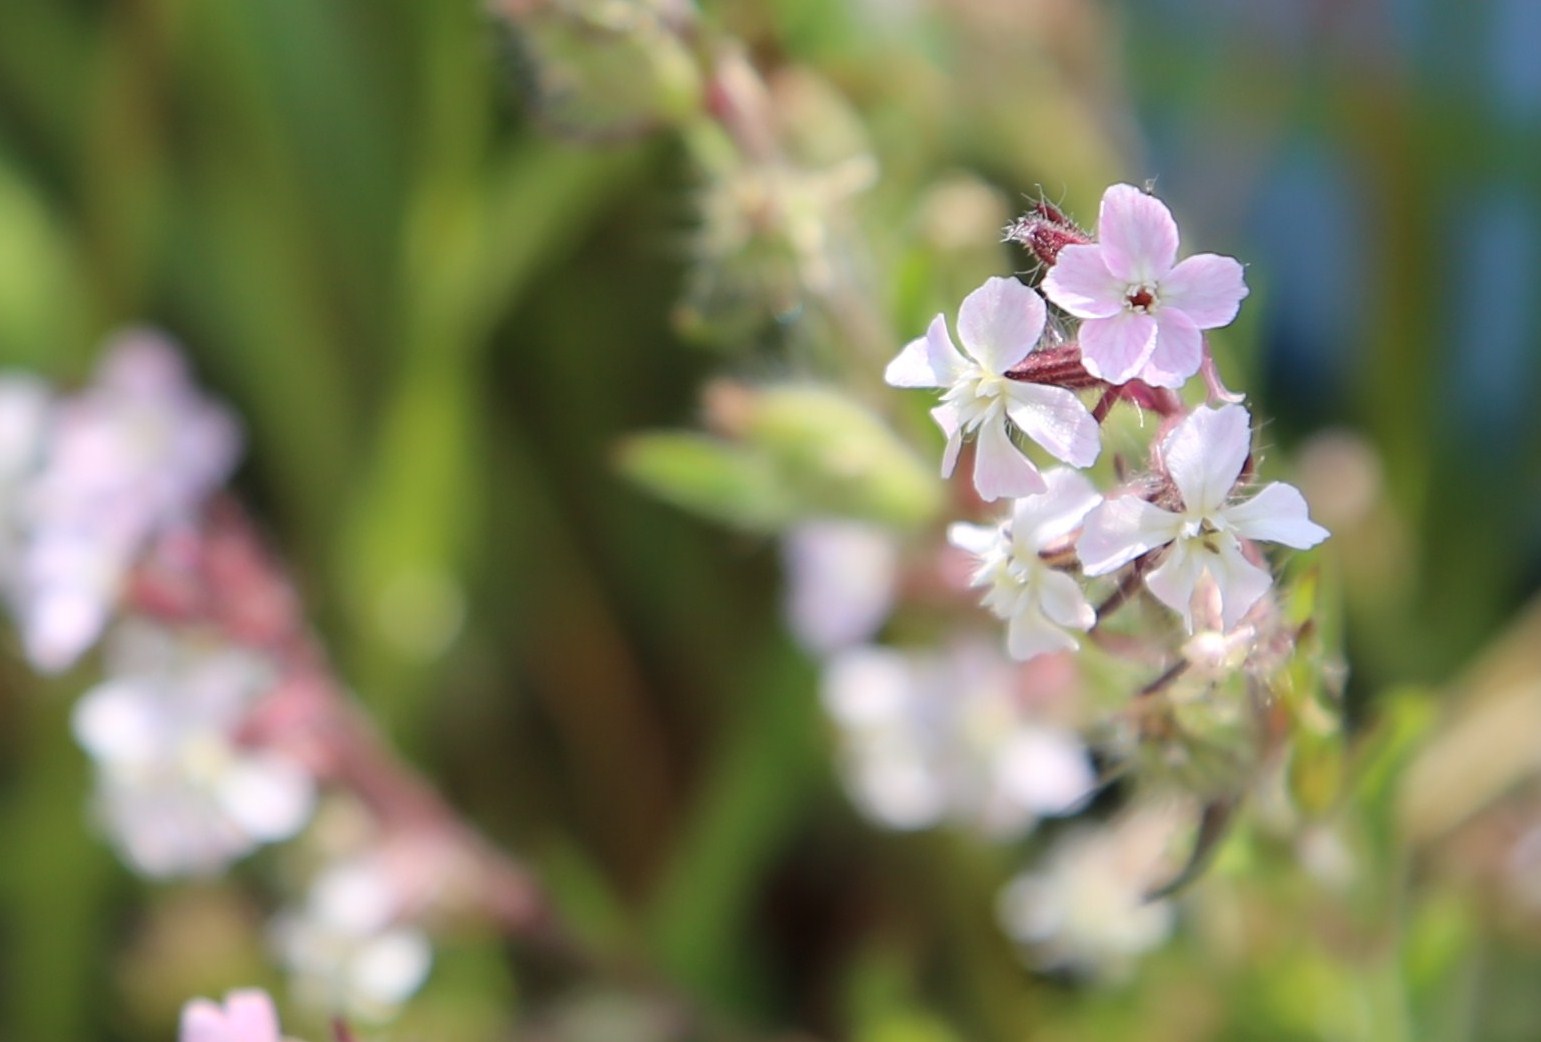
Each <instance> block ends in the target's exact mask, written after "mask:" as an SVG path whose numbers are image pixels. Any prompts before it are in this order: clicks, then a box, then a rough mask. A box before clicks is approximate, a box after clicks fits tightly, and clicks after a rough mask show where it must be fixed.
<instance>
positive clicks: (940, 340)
mask: <svg viewBox="0 0 1541 1042" xmlns="http://www.w3.org/2000/svg"><path fill="white" fill-rule="evenodd" d="M966 364H967V363H965V362H964V360H963V356H962V355H960V354H959V353H958V349H957V348H956V347H954V346H953V343H952V337H951V336H950V335H948V333H947V319H945V318H944V317H942V316H941V315H937V316H936V317H935V318H933V319H932V320H931V325H930V326H929V327H927V329H926V335H925V336H923V337H916V338H915V339H914V340H911V341H910V342H909V343H908V344H906V345H904V350H903V351H900V352H899V354H898V355H897V356H896V357H895V358H894V360H893V361H892V362H889V363H888V368H887V369H885V370H883V379H884V381H885V382H887V383H888V385H889V386H890V387H945V386H947V385H948V384H950V383H952V382H953V380H955V379H956V378H957V375H958V373H959V372H961V371H962V370H963V368H964V366H965V365H966Z"/></svg>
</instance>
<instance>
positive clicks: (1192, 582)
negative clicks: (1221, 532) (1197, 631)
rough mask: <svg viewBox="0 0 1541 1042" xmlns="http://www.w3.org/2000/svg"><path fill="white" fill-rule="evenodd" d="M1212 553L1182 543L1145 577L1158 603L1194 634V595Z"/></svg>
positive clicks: (1176, 544)
mask: <svg viewBox="0 0 1541 1042" xmlns="http://www.w3.org/2000/svg"><path fill="white" fill-rule="evenodd" d="M1208 554H1209V552H1208V551H1207V550H1204V549H1203V548H1202V547H1200V546H1198V545H1196V544H1194V543H1193V542H1192V541H1191V540H1187V539H1183V540H1179V541H1178V542H1176V543H1174V544H1172V549H1171V550H1170V551H1168V553H1167V555H1166V560H1164V561H1162V562H1161V564H1160V565H1159V566H1158V567H1157V568H1156V569H1155V570H1154V571H1152V572H1151V573H1150V574H1149V575H1147V576H1146V577H1145V586H1146V588H1147V589H1148V590H1150V592H1151V593H1153V594H1155V595H1156V599H1157V600H1158V601H1160V602H1161V603H1162V604H1165V605H1166V606H1167V607H1168V608H1171V609H1172V610H1173V611H1175V612H1177V614H1179V615H1181V616H1182V619H1183V626H1184V627H1186V628H1187V630H1188V632H1189V633H1192V632H1193V591H1194V589H1195V588H1196V587H1197V586H1198V582H1199V576H1201V575H1203V574H1204V560H1203V559H1204V557H1205V556H1208Z"/></svg>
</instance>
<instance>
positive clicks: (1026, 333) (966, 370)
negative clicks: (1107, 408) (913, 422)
mask: <svg viewBox="0 0 1541 1042" xmlns="http://www.w3.org/2000/svg"><path fill="white" fill-rule="evenodd" d="M1046 317H1047V316H1046V311H1045V308H1044V304H1043V298H1041V297H1039V296H1038V294H1037V292H1035V291H1034V290H1032V289H1030V288H1028V287H1027V286H1024V285H1023V284H1022V283H1020V282H1018V281H1017V280H1016V279H1003V278H992V279H988V280H987V281H986V282H985V284H984V285H983V286H980V287H979V288H978V289H976V290H975V291H974V292H972V293H970V294H969V295H968V296H967V297H965V298H964V300H963V306H962V307H960V308H959V309H958V339H960V340H961V341H963V350H964V351H965V352H967V355H968V357H966V358H965V357H964V356H963V355H962V354H959V353H958V349H957V348H956V347H954V346H953V342H952V338H951V337H950V336H949V335H948V333H947V322H946V320H945V319H944V318H943V317H942V316H941V315H937V316H936V318H935V319H933V320H932V322H931V326H930V328H929V329H927V330H926V335H925V336H923V337H920V338H918V339H916V340H912V341H911V342H910V343H909V344H908V345H906V347H905V348H904V350H903V351H901V352H900V353H899V355H898V357H897V358H895V359H894V360H893V361H892V362H890V363H889V365H888V369H887V371H886V372H885V373H884V378H885V379H886V380H887V381H888V383H889V384H891V385H892V386H894V387H945V388H946V389H947V390H946V393H945V394H943V396H942V404H941V405H939V406H938V407H937V408H935V409H933V410H931V415H932V416H933V417H934V418H935V419H936V422H937V423H938V424H939V425H940V426H941V428H942V431H943V432H944V433H945V434H946V435H947V449H946V452H945V453H944V455H943V457H942V475H943V476H944V477H945V476H947V475H949V474H951V473H952V468H953V466H954V465H955V464H956V463H957V459H958V450H959V449H960V448H961V446H962V444H963V438H964V437H965V436H966V435H970V434H972V435H974V437H975V439H976V442H977V446H976V449H975V457H974V487H975V489H977V490H978V492H979V494H980V496H982V497H983V498H985V499H987V500H991V499H1000V498H1002V497H1014V496H1029V495H1032V494H1034V493H1036V492H1042V491H1043V490H1044V488H1045V487H1046V486H1045V484H1044V480H1043V475H1042V474H1040V473H1039V472H1038V468H1037V467H1036V466H1035V465H1034V464H1033V462H1032V461H1031V460H1029V459H1028V458H1027V457H1026V456H1024V455H1023V454H1022V452H1021V450H1019V449H1018V448H1017V446H1016V445H1015V444H1014V443H1013V442H1012V439H1011V431H1010V429H1009V427H1008V421H1009V423H1010V425H1011V426H1014V427H1016V429H1017V430H1020V431H1021V432H1022V433H1023V434H1025V435H1027V437H1029V438H1031V439H1032V440H1033V441H1035V442H1037V443H1038V444H1039V445H1041V446H1043V447H1044V448H1045V449H1047V450H1048V451H1049V453H1050V454H1051V455H1053V456H1055V457H1056V458H1058V459H1061V460H1063V461H1064V462H1066V463H1069V464H1071V465H1073V466H1077V467H1086V466H1090V465H1091V464H1092V463H1094V462H1096V459H1097V454H1098V453H1099V452H1100V451H1101V448H1102V445H1101V440H1100V438H1099V436H1098V430H1097V421H1096V420H1094V419H1092V415H1091V413H1090V412H1089V411H1088V410H1087V408H1086V405H1085V403H1083V402H1082V401H1081V399H1079V398H1077V397H1076V395H1075V393H1074V392H1072V391H1069V390H1066V389H1065V388H1063V387H1049V386H1045V385H1042V384H1034V383H1025V382H1022V381H1018V380H1013V379H1011V378H1010V377H1008V376H1007V375H1006V373H1007V372H1008V371H1009V370H1010V369H1012V368H1013V367H1014V366H1016V365H1018V364H1020V363H1021V362H1022V360H1023V359H1024V358H1026V357H1027V355H1028V353H1029V352H1030V351H1032V349H1033V348H1034V346H1036V345H1037V343H1038V340H1039V338H1040V337H1041V336H1042V335H1043V326H1044V321H1045V318H1046Z"/></svg>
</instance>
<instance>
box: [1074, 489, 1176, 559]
mask: <svg viewBox="0 0 1541 1042" xmlns="http://www.w3.org/2000/svg"><path fill="white" fill-rule="evenodd" d="M1181 527H1182V518H1181V517H1180V516H1179V515H1177V514H1174V513H1172V512H1170V511H1167V510H1162V509H1161V508H1160V507H1158V506H1154V505H1152V504H1150V503H1147V502H1146V501H1145V500H1143V499H1141V498H1140V497H1139V496H1133V495H1128V496H1117V497H1114V498H1113V499H1105V500H1103V501H1102V505H1101V506H1099V507H1097V509H1095V510H1093V511H1092V512H1091V513H1089V514H1087V515H1086V527H1085V530H1084V531H1082V533H1081V538H1080V539H1079V540H1077V541H1076V553H1077V554H1079V555H1080V558H1081V569H1082V570H1083V571H1085V572H1086V574H1087V575H1106V574H1107V573H1108V572H1111V571H1113V570H1114V569H1115V568H1120V567H1122V566H1124V565H1126V564H1128V563H1129V562H1130V561H1132V560H1134V559H1135V558H1136V557H1139V556H1140V555H1141V554H1144V553H1149V552H1150V551H1152V550H1154V549H1155V548H1156V547H1158V546H1163V545H1165V544H1167V543H1170V542H1171V541H1172V540H1173V539H1176V538H1177V532H1178V530H1179V529H1180V528H1181Z"/></svg>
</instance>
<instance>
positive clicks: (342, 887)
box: [273, 855, 433, 1022]
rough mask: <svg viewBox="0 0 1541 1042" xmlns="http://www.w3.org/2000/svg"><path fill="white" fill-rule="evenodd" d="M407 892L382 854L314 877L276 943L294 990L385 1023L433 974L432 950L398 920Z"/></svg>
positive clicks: (279, 928)
mask: <svg viewBox="0 0 1541 1042" xmlns="http://www.w3.org/2000/svg"><path fill="white" fill-rule="evenodd" d="M401 905H402V895H401V893H400V891H399V888H398V887H397V886H396V885H395V883H394V880H393V876H392V874H391V871H390V868H389V866H388V865H387V863H386V861H385V860H384V859H382V858H376V857H371V856H369V855H361V856H358V857H355V858H352V859H350V860H348V861H344V862H340V863H338V864H336V865H333V866H332V867H331V868H328V869H327V870H326V871H324V872H322V873H321V874H320V875H318V876H317V877H316V878H315V880H314V881H313V882H312V883H311V887H310V893H309V896H308V898H307V900H306V903H305V906H304V908H303V910H301V911H298V912H295V911H290V912H286V913H283V914H281V915H280V916H279V917H278V919H277V920H276V921H275V922H274V924H273V941H274V944H275V946H276V947H277V949H278V953H279V955H280V957H281V958H282V959H283V961H284V962H285V963H286V964H287V965H288V967H289V970H290V972H291V973H292V974H293V975H294V987H295V990H296V992H297V993H298V994H299V995H301V996H302V997H303V998H304V999H305V1000H306V1001H308V1002H310V1003H312V1004H313V1005H315V1006H317V1007H319V1008H321V1009H326V1010H329V1011H334V1012H335V1011H341V1012H343V1013H346V1014H348V1015H350V1016H354V1017H358V1018H360V1019H364V1020H370V1021H375V1022H383V1021H386V1020H389V1019H391V1018H392V1017H394V1016H395V1015H396V1012H397V1010H398V1009H399V1008H400V1006H401V1004H402V1003H403V1002H405V1001H406V1000H407V999H409V998H410V997H411V996H412V995H413V993H414V992H416V991H417V989H418V988H420V987H422V985H423V981H424V980H426V979H427V977H428V970H429V968H430V966H431V965H432V963H433V949H432V948H431V947H430V945H429V943H428V938H427V937H426V936H424V935H423V933H422V931H420V930H417V929H415V928H413V927H411V926H407V925H403V924H402V923H400V922H399V920H400V917H401V911H402V909H401Z"/></svg>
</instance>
